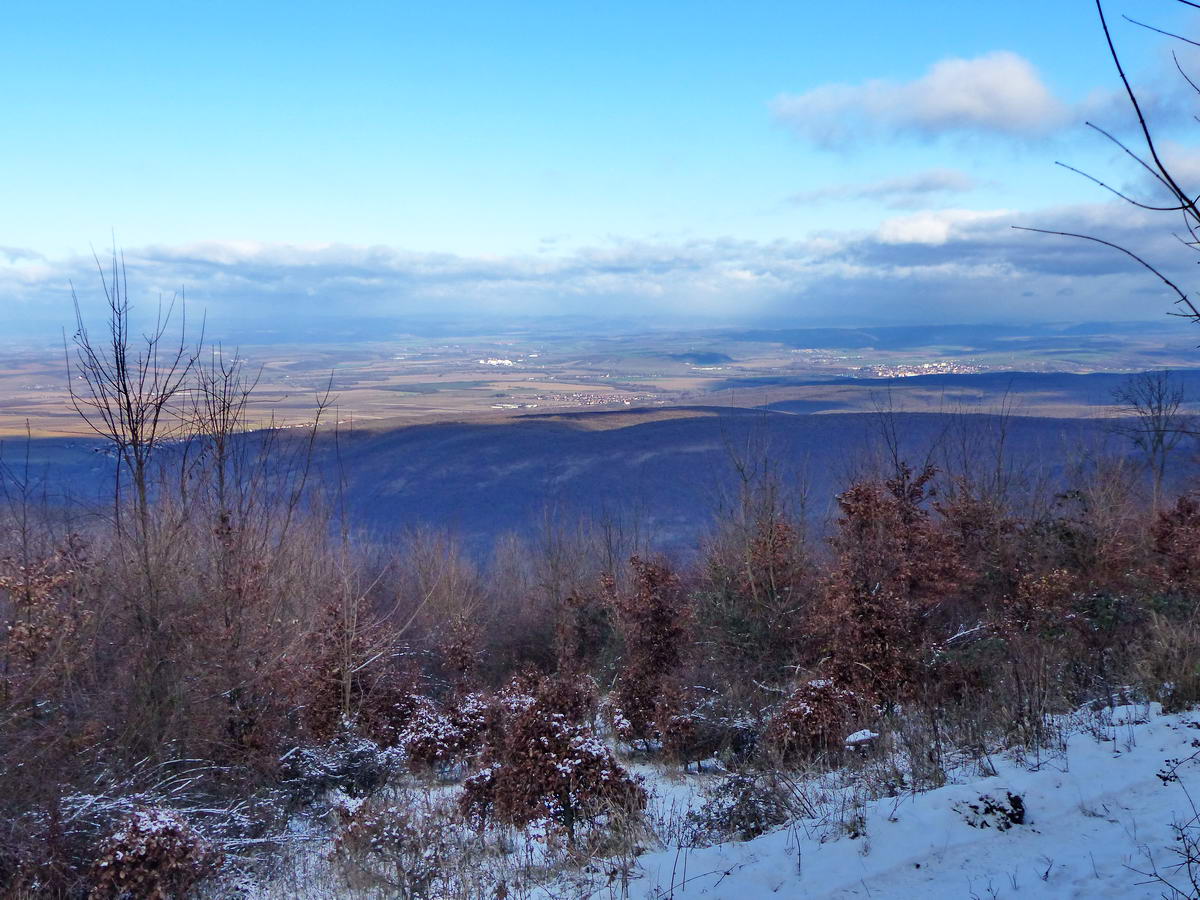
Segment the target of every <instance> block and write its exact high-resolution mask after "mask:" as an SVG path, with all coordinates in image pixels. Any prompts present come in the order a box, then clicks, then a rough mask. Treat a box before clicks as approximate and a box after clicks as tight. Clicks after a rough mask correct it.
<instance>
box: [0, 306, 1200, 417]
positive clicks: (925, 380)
mask: <svg viewBox="0 0 1200 900" xmlns="http://www.w3.org/2000/svg"><path fill="white" fill-rule="evenodd" d="M220 352H222V349H221V348H220V347H219V346H218V347H210V348H207V349H206V350H205V353H207V354H211V353H220ZM224 352H225V353H226V354H229V353H231V352H233V351H232V349H231V348H225V349H224ZM237 352H239V353H240V355H241V356H242V357H243V358H244V359H245V360H246V362H247V364H248V366H249V367H250V368H251V369H252V370H254V371H257V372H259V373H260V376H259V384H258V389H257V391H256V395H255V403H254V408H253V412H252V418H253V421H254V423H255V424H256V425H263V426H265V425H269V424H272V423H274V424H276V425H281V424H282V425H296V424H303V423H305V422H308V421H310V420H311V418H312V415H313V411H314V409H315V407H316V405H317V399H318V398H319V397H320V396H322V395H323V394H324V393H325V392H326V390H329V391H330V397H331V399H332V400H333V408H334V410H335V411H336V419H337V421H339V422H340V423H342V424H344V425H350V424H353V426H354V427H387V428H390V427H395V426H398V425H403V424H418V423H432V422H440V421H458V420H464V419H465V420H470V421H480V422H486V421H505V420H508V419H511V418H513V417H516V416H525V415H531V414H532V415H540V414H544V413H546V412H557V411H571V410H586V409H614V408H622V407H638V408H643V409H653V408H657V407H662V408H667V407H677V406H689V405H705V406H739V407H746V406H754V407H757V406H770V407H771V408H773V409H779V410H784V411H804V412H812V413H820V412H824V411H839V412H863V411H872V410H875V409H877V408H879V407H880V406H881V405H884V406H894V407H899V408H903V409H905V410H907V411H910V412H952V411H956V410H960V409H969V410H971V411H975V412H988V411H995V410H996V409H998V408H999V407H1000V406H1003V405H1008V404H1015V411H1017V412H1019V413H1020V414H1022V415H1037V416H1051V417H1056V418H1063V417H1080V416H1083V417H1093V416H1097V415H1104V414H1106V405H1107V403H1108V401H1109V398H1110V396H1111V388H1112V384H1111V383H1109V382H1105V381H1104V380H1103V379H1097V380H1096V381H1095V382H1093V383H1092V385H1091V386H1090V387H1089V386H1088V384H1087V383H1086V382H1074V383H1071V384H1070V385H1065V384H1063V383H1059V382H1054V381H1053V380H1050V381H1046V382H1043V383H1040V384H1036V385H1035V384H1032V383H1026V382H1021V383H1020V384H1017V382H1014V381H1010V380H1006V378H1005V377H1004V375H1005V373H1014V372H1032V373H1039V374H1040V375H1042V376H1049V375H1054V374H1059V373H1066V374H1089V373H1100V372H1108V373H1121V372H1130V371H1138V370H1143V369H1147V368H1155V367H1160V366H1170V367H1175V368H1187V367H1190V366H1192V365H1194V364H1195V350H1194V347H1193V346H1192V336H1191V335H1190V333H1189V332H1188V331H1187V330H1186V329H1185V328H1183V327H1181V326H1180V325H1178V324H1177V323H1175V322H1169V323H1167V324H1165V325H1161V326H1146V325H1141V324H1135V325H1128V324H1117V325H1107V326H1090V327H1082V326H1075V327H1071V328H1067V327H1054V328H1052V327H1049V326H1030V327H1029V328H1028V329H1026V330H1025V331H1021V330H1015V329H1011V328H1009V329H1005V328H996V327H977V328H968V327H949V328H943V329H936V328H935V329H920V330H918V329H907V328H891V329H889V328H883V329H876V330H875V331H872V332H868V331H863V330H853V331H852V330H844V329H843V330H839V329H805V330H795V329H792V330H786V329H785V330H775V331H729V332H712V331H696V332H665V331H647V332H642V333H631V334H596V335H594V336H592V337H587V338H581V337H577V336H566V335H555V334H535V333H516V334H508V335H483V336H470V337H462V338H446V337H443V336H438V337H429V338H417V337H404V336H398V337H396V338H395V339H390V340H380V341H377V342H366V341H358V342H353V343H340V344H319V343H299V344H270V345H261V346H244V347H241V348H239V349H238V351H237ZM976 374H990V375H992V376H993V377H991V378H989V379H966V380H962V379H961V378H959V376H967V375H976ZM1024 377H1025V376H1019V377H1018V381H1020V379H1021V378H1024ZM67 384H68V378H67V371H66V362H65V360H64V354H63V351H62V348H61V347H57V348H55V347H52V346H47V347H41V348H32V349H31V348H20V347H8V348H3V349H0V434H10V435H11V434H20V433H24V432H25V431H26V428H27V427H28V429H30V430H31V431H32V432H33V433H34V434H35V435H39V436H67V435H78V434H82V433H83V429H82V428H81V424H80V422H79V419H78V417H77V416H76V414H75V413H74V412H73V411H72V410H71V408H70V404H69V398H68V396H67ZM1014 386H1015V387H1014ZM1093 388H1094V389H1093ZM643 415H644V413H643ZM334 418H335V416H334V415H332V414H330V415H329V417H328V419H327V421H332V420H333V419H334Z"/></svg>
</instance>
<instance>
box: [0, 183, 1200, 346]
mask: <svg viewBox="0 0 1200 900" xmlns="http://www.w3.org/2000/svg"><path fill="white" fill-rule="evenodd" d="M1013 224H1022V225H1030V226H1035V227H1042V228H1053V229H1056V230H1067V231H1078V232H1083V233H1088V234H1095V235H1098V236H1103V237H1105V238H1106V239H1109V240H1113V241H1115V242H1118V243H1121V244H1123V245H1126V246H1128V247H1130V248H1131V249H1134V250H1136V251H1137V252H1139V253H1141V254H1144V255H1145V256H1146V257H1147V258H1148V259H1151V260H1153V261H1155V262H1157V263H1159V264H1161V265H1163V266H1164V268H1165V269H1166V270H1167V271H1168V272H1169V273H1171V274H1173V275H1175V276H1176V277H1180V278H1182V279H1184V281H1183V283H1184V284H1186V283H1187V282H1186V279H1187V278H1188V277H1192V276H1193V274H1194V273H1193V272H1192V271H1191V269H1190V268H1189V267H1192V266H1194V257H1192V256H1191V254H1190V253H1189V252H1188V251H1187V250H1186V249H1185V248H1182V247H1180V245H1179V244H1178V243H1177V242H1176V241H1175V239H1174V238H1173V237H1171V235H1170V234H1168V233H1167V232H1166V231H1164V230H1163V228H1162V224H1163V223H1162V222H1161V221H1159V220H1155V219H1153V218H1151V217H1149V216H1145V215H1141V214H1138V213H1136V211H1133V210H1131V209H1129V208H1128V207H1124V206H1115V207H1114V206H1108V205H1094V206H1086V207H1072V208H1062V209H1055V210H1047V211H1043V212H1041V213H1038V214H1027V213H1013V212H1008V211H1003V210H991V211H980V210H962V209H948V210H937V211H928V210H926V211H920V212H916V213H911V214H906V215H901V216H896V217H893V218H891V219H888V220H887V221H885V222H883V223H882V224H881V225H880V226H879V227H878V228H877V229H875V230H873V231H870V232H862V233H857V234H847V233H828V234H816V235H812V236H810V237H808V238H806V239H804V240H800V241H774V242H755V241H738V240H732V239H712V240H696V241H690V242H686V243H675V244H668V243H655V242H647V241H633V240H630V241H619V240H614V241H612V242H611V243H609V244H607V245H605V246H602V247H593V248H590V249H583V250H579V251H576V252H573V253H569V254H564V255H560V256H554V257H547V256H546V255H542V254H535V253H531V254H529V255H525V256H511V257H467V256H460V255H454V254H430V253H412V252H406V251H403V250H397V249H394V248H389V247H351V246H344V245H323V246H314V247H301V246H291V245H267V244H246V243H216V242H214V243H205V244H196V245H191V246H184V247H146V248H140V249H127V250H126V252H125V257H126V262H127V265H128V270H129V282H130V289H131V296H132V297H133V298H134V299H135V300H136V301H137V302H138V303H140V304H142V306H143V308H145V307H146V306H147V305H148V304H153V302H154V298H155V297H156V296H157V295H158V294H159V293H163V294H166V295H167V296H169V295H170V294H171V293H173V292H174V291H176V290H177V289H178V288H179V287H180V286H181V285H182V286H185V287H186V289H187V297H188V300H189V306H190V307H191V309H192V310H193V314H195V311H196V310H198V309H203V310H205V311H206V315H207V318H208V323H209V328H210V330H212V331H213V332H214V333H220V332H222V331H225V332H227V333H230V334H234V335H236V334H237V333H238V331H239V329H263V328H268V329H271V330H274V331H277V332H280V333H288V332H291V331H299V330H303V329H306V328H307V329H309V330H314V329H315V330H316V331H317V332H321V333H324V332H327V331H329V330H330V329H334V328H342V327H349V326H352V325H353V324H354V323H364V322H376V321H379V320H387V321H388V322H390V323H392V324H391V325H390V326H389V327H392V328H394V329H395V330H396V331H397V332H402V331H403V326H404V322H405V321H406V319H410V318H413V317H426V318H428V317H431V316H432V317H443V318H446V319H455V318H457V319H459V320H462V321H468V322H469V321H481V322H482V321H485V320H486V321H489V322H494V321H497V320H500V319H503V318H505V317H507V318H515V317H531V316H533V317H540V316H561V315H575V316H590V317H596V318H600V317H608V318H616V317H626V318H628V317H639V318H644V319H646V320H653V321H658V322H667V323H674V324H678V325H693V326H698V325H704V324H711V323H716V322H733V321H741V322H750V321H755V322H768V321H769V322H786V323H799V322H814V323H818V322H819V323H844V324H862V323H863V322H871V323H876V324H883V323H887V322H905V323H913V322H985V321H1004V320H1008V321H1020V320H1063V319H1103V318H1118V319H1149V318H1155V317H1157V316H1160V315H1163V314H1165V313H1167V312H1169V311H1170V310H1171V309H1172V307H1171V304H1170V297H1169V295H1168V294H1167V293H1166V292H1165V291H1163V290H1162V289H1161V287H1160V285H1158V283H1157V282H1156V281H1155V280H1154V279H1153V278H1152V277H1151V276H1149V275H1148V274H1147V273H1145V271H1144V270H1142V269H1140V267H1138V266H1137V265H1136V264H1135V263H1133V262H1131V261H1130V260H1129V259H1128V258H1126V257H1125V256H1123V255H1122V254H1120V253H1117V252H1115V251H1113V250H1110V249H1108V248H1105V247H1102V246H1099V245H1096V244H1093V243H1090V242H1084V241H1072V240H1068V239H1064V238H1057V237H1050V236H1045V235H1035V234H1029V233H1027V232H1021V231H1016V230H1014V229H1013V228H1012V227H1011V226H1012V225H1013ZM8 258H9V259H10V260H12V259H16V260H18V261H17V262H11V261H10V263H9V264H7V265H0V319H2V320H3V321H4V324H5V327H6V329H7V331H8V332H9V333H10V334H13V333H17V332H22V331H24V332H25V333H30V332H34V333H38V334H44V335H45V336H46V338H47V339H48V340H53V339H54V337H55V336H56V335H57V334H58V327H59V326H61V325H64V324H66V323H67V322H69V320H70V293H69V287H68V280H73V281H74V283H75V284H76V286H77V288H78V289H79V293H80V296H81V299H82V300H83V301H84V303H85V306H87V305H89V304H91V306H92V307H93V308H97V309H98V305H99V304H98V300H99V286H98V282H97V276H96V272H95V267H94V263H93V262H92V260H90V259H71V260H62V261H45V260H41V259H37V258H36V256H35V255H33V254H20V253H18V254H16V255H15V256H14V255H11V254H10V255H9V257H8ZM380 336H381V337H382V336H384V333H382V332H381V333H380Z"/></svg>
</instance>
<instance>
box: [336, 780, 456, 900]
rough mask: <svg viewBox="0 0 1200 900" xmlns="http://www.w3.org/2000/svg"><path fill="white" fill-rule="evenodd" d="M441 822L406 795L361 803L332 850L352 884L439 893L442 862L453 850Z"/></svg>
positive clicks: (420, 896) (418, 898) (408, 893)
mask: <svg viewBox="0 0 1200 900" xmlns="http://www.w3.org/2000/svg"><path fill="white" fill-rule="evenodd" d="M446 824H447V823H446V822H444V821H433V820H431V817H430V816H428V815H425V814H423V811H422V810H421V809H420V808H419V806H418V803H417V802H416V801H415V799H414V798H411V797H410V798H405V802H402V803H389V804H387V805H385V806H382V807H372V806H370V805H368V804H363V805H361V806H359V807H358V808H357V809H355V810H354V811H353V812H351V813H349V814H348V816H347V819H346V822H345V827H344V829H343V831H342V833H341V834H340V835H339V836H338V838H337V840H336V842H335V843H334V848H333V855H334V858H335V859H336V860H337V861H338V862H339V863H340V864H341V866H342V871H343V874H344V875H345V877H346V880H347V882H348V885H349V886H350V887H351V888H366V889H378V888H384V889H386V890H387V891H388V892H389V895H390V896H399V897H404V898H408V900H424V898H435V897H437V898H440V897H444V896H446V894H445V893H444V891H443V888H445V887H446V885H445V884H444V882H445V881H446V880H447V876H448V873H447V871H446V864H447V862H448V860H449V859H450V858H452V856H453V855H454V852H455V848H454V847H453V845H452V842H451V840H450V839H449V836H448V835H447V830H446Z"/></svg>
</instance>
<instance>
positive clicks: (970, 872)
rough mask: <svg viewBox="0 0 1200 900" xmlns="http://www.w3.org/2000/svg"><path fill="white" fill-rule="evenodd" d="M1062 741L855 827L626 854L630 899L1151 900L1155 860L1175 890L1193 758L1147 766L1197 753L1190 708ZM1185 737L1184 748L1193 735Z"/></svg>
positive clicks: (1097, 724)
mask: <svg viewBox="0 0 1200 900" xmlns="http://www.w3.org/2000/svg"><path fill="white" fill-rule="evenodd" d="M1061 724H1062V726H1063V744H1062V747H1061V749H1059V750H1058V751H1056V752H1053V753H1049V754H1043V755H1042V756H1041V758H1040V759H1024V760H1017V759H1013V758H1008V757H994V758H993V759H992V760H991V764H992V767H993V768H994V771H995V774H994V775H991V776H988V777H984V776H983V775H981V774H979V767H978V766H977V765H976V766H973V767H972V769H973V771H972V770H970V769H968V770H964V771H963V772H961V773H959V774H958V775H957V776H956V777H955V779H954V781H955V783H952V784H948V785H946V786H943V787H941V788H938V789H936V790H931V791H928V792H925V793H918V794H911V793H908V794H902V795H901V796H899V797H897V798H891V799H885V800H876V801H871V802H868V803H866V804H865V805H864V806H863V807H862V809H861V815H862V819H863V823H864V824H865V828H863V829H861V830H862V831H863V832H864V833H863V834H861V835H860V836H857V837H850V836H848V835H847V833H846V829H844V828H839V829H830V828H829V827H827V826H824V827H821V826H818V825H816V824H815V823H810V822H804V821H801V822H798V823H796V824H794V825H791V826H787V827H784V828H782V829H779V830H776V831H774V832H771V833H768V834H765V835H763V836H762V837H759V838H757V839H755V840H752V841H748V842H745V843H730V844H722V845H719V846H716V847H709V848H703V849H691V850H674V849H671V850H666V851H660V852H657V853H651V854H647V855H645V856H643V857H642V858H641V859H640V867H641V877H640V878H639V879H638V880H636V881H635V882H634V883H633V884H632V886H631V888H632V889H631V892H630V893H631V896H632V897H635V898H646V900H651V898H653V900H665V898H678V900H686V898H693V897H694V898H701V897H704V898H730V900H762V898H776V897H804V898H830V900H832V898H839V900H840V898H868V897H869V898H922V900H941V898H971V897H980V898H993V897H995V898H1002V897H1020V898H1024V900H1028V898H1042V897H1045V898H1069V897H1080V898H1083V897H1086V898H1107V897H1113V898H1116V897H1119V898H1143V897H1145V898H1159V897H1164V896H1165V897H1171V896H1172V893H1171V891H1170V890H1169V889H1168V888H1166V887H1164V886H1163V885H1162V884H1159V883H1149V879H1148V877H1147V876H1146V875H1143V874H1139V872H1137V871H1135V870H1142V871H1143V872H1149V871H1151V868H1152V867H1157V869H1158V871H1160V872H1161V873H1162V874H1163V875H1164V876H1166V877H1167V878H1169V879H1170V880H1172V881H1174V882H1176V883H1178V884H1179V885H1180V886H1181V887H1182V886H1184V885H1186V883H1187V878H1186V875H1185V874H1184V873H1182V872H1179V871H1177V870H1175V869H1173V868H1172V867H1173V866H1174V865H1175V864H1176V863H1178V862H1179V856H1178V855H1177V854H1175V853H1173V850H1172V848H1174V847H1176V846H1178V845H1177V844H1176V842H1175V840H1174V833H1173V831H1172V828H1171V825H1172V823H1173V822H1185V821H1187V820H1190V819H1192V818H1193V816H1194V815H1195V812H1194V811H1193V809H1192V807H1191V804H1190V801H1189V799H1188V794H1187V791H1188V790H1191V792H1192V796H1195V797H1197V798H1200V763H1196V762H1192V763H1188V764H1185V765H1184V766H1182V767H1181V768H1180V769H1179V776H1180V781H1179V782H1177V783H1175V782H1171V783H1164V782H1163V780H1162V779H1160V778H1159V777H1158V775H1157V773H1158V772H1159V771H1160V770H1162V769H1163V767H1164V763H1165V761H1166V760H1168V759H1184V758H1187V757H1190V756H1192V755H1193V754H1196V753H1197V752H1198V749H1197V748H1200V714H1197V713H1191V714H1184V715H1171V716H1163V715H1160V714H1159V710H1158V708H1157V705H1152V706H1151V707H1150V708H1146V707H1121V708H1118V709H1117V710H1115V711H1112V712H1107V711H1106V712H1104V713H1101V714H1100V715H1099V717H1097V715H1096V714H1093V713H1080V714H1077V715H1076V716H1072V717H1066V718H1064V720H1063V721H1062V722H1061ZM1193 742H1195V743H1193ZM1010 793H1011V794H1013V795H1016V796H1019V797H1020V798H1021V801H1022V802H1023V804H1024V809H1025V819H1024V823H1023V824H1013V825H1011V827H1008V828H1007V829H1006V830H1001V829H1000V828H999V827H997V826H999V825H1003V824H1005V822H1004V817H1003V816H998V815H996V814H991V815H987V816H984V817H983V818H986V819H987V824H986V825H985V826H984V827H973V826H972V825H971V824H969V822H968V820H973V821H975V822H976V825H977V826H978V825H980V824H981V823H980V818H981V817H980V815H979V814H978V813H977V812H975V811H973V810H972V809H971V808H970V807H971V805H974V806H975V807H977V808H979V809H981V810H982V808H983V807H984V806H985V802H986V801H981V797H983V796H984V795H986V796H988V797H991V798H994V799H995V800H997V801H998V802H999V803H1000V804H1001V805H1004V806H1011V802H1010V801H1009V800H1008V795H1009V794H1010Z"/></svg>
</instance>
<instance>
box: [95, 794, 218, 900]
mask: <svg viewBox="0 0 1200 900" xmlns="http://www.w3.org/2000/svg"><path fill="white" fill-rule="evenodd" d="M219 860H220V855H219V854H218V853H217V851H216V850H214V849H213V847H212V846H211V845H210V844H209V842H208V841H207V840H205V838H204V837H203V836H202V835H201V834H200V833H199V832H198V831H196V829H195V828H193V827H192V826H191V825H189V824H188V822H187V820H186V819H184V818H183V817H182V816H180V815H179V814H177V813H173V812H171V811H169V810H164V809H155V808H145V809H139V810H136V811H135V812H134V813H133V814H131V815H130V816H129V817H128V818H127V819H125V821H123V822H122V823H121V824H120V826H118V828H117V830H116V831H115V832H114V833H113V834H112V836H111V837H110V838H109V839H108V840H107V841H106V842H105V844H104V846H103V847H102V849H101V851H100V855H99V856H98V857H97V858H96V861H95V862H94V863H93V865H92V883H93V887H92V891H91V893H90V895H89V896H90V897H92V898H94V900H100V898H109V897H111V898H122V897H145V898H147V900H171V898H175V897H182V896H184V895H186V894H187V892H188V891H189V890H191V888H192V887H194V886H195V885H196V884H197V883H198V882H199V881H201V880H202V879H203V878H205V877H206V876H208V875H210V874H211V873H212V872H213V871H214V870H215V868H216V866H217V863H218V862H219Z"/></svg>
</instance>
